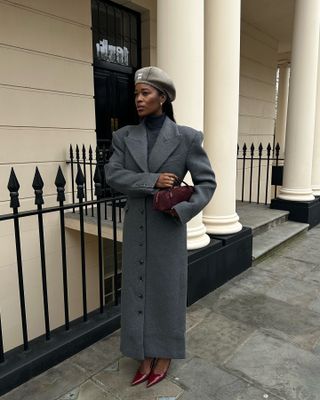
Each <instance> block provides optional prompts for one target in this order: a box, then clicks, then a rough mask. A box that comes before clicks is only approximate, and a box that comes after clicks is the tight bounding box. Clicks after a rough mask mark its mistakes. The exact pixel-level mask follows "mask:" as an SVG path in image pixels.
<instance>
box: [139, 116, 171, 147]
mask: <svg viewBox="0 0 320 400" xmlns="http://www.w3.org/2000/svg"><path fill="white" fill-rule="evenodd" d="M165 119H166V114H161V115H148V116H146V117H145V118H144V123H145V126H146V129H147V138H148V154H150V152H151V149H152V147H153V145H154V144H155V142H156V140H157V137H158V133H159V132H160V129H161V128H162V125H163V123H164V120H165Z"/></svg>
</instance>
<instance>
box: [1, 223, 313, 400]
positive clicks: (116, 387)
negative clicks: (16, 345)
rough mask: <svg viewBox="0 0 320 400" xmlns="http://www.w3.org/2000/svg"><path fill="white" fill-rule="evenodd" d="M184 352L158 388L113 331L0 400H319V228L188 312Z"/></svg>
mask: <svg viewBox="0 0 320 400" xmlns="http://www.w3.org/2000/svg"><path fill="white" fill-rule="evenodd" d="M187 318H188V319H187V322H188V331H187V353H188V357H187V358H186V359H184V360H173V361H172V363H171V366H170V369H169V374H168V376H167V377H166V379H165V380H163V381H162V382H160V383H159V384H157V385H155V386H153V387H150V388H148V389H146V388H145V384H144V383H142V384H140V385H138V386H135V387H130V381H131V379H132V377H133V375H134V373H135V370H136V368H137V367H138V364H139V363H138V362H137V361H135V360H132V359H130V358H127V357H123V356H122V355H121V353H120V352H119V330H118V331H117V332H115V333H114V334H113V335H111V336H109V337H108V338H105V339H104V340H101V341H100V342H98V343H96V344H95V345H93V346H91V347H90V348H88V349H85V350H84V351H82V352H81V353H78V354H77V355H75V356H73V357H72V358H70V359H68V360H66V361H64V362H63V363H61V364H59V365H57V366H56V367H54V368H51V369H50V370H48V371H47V372H45V373H43V374H42V375H40V376H38V377H36V378H34V379H32V380H31V381H29V382H27V383H26V384H24V385H21V386H20V387H18V388H17V389H15V390H13V391H12V392H10V393H8V394H6V395H4V396H2V397H1V399H2V400H22V399H23V400H57V399H59V400H71V399H72V400H73V399H77V400H111V399H112V400H113V399H117V400H154V399H157V400H174V399H179V400H209V399H211V400H259V399H262V400H263V399H268V400H277V399H285V400H320V227H316V228H313V229H312V230H311V231H308V232H307V233H306V234H305V235H304V236H302V237H299V238H297V239H296V240H295V241H293V242H291V243H290V244H289V245H288V246H287V247H283V248H280V249H279V250H278V251H276V252H275V253H274V254H273V255H271V256H270V257H269V258H267V259H265V260H264V261H262V262H260V263H258V264H257V265H255V266H253V267H252V268H250V269H249V270H247V271H246V272H244V273H243V274H242V275H240V276H238V277H236V278H235V279H233V280H232V281H230V282H228V283H227V284H226V285H224V286H223V287H221V288H219V289H218V290H216V291H214V292H213V293H211V294H209V295H207V296H206V297H204V298H202V299H201V300H199V301H198V302H196V303H195V304H193V305H192V306H191V307H189V308H188V314H187Z"/></svg>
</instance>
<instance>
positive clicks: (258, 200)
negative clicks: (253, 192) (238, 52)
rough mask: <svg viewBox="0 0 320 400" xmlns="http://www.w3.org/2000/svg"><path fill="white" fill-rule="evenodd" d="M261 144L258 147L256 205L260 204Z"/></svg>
mask: <svg viewBox="0 0 320 400" xmlns="http://www.w3.org/2000/svg"><path fill="white" fill-rule="evenodd" d="M262 150H263V147H262V143H261V142H260V145H259V167H258V192H257V204H259V202H260V181H261V158H262Z"/></svg>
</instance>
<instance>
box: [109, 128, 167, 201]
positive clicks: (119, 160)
mask: <svg viewBox="0 0 320 400" xmlns="http://www.w3.org/2000/svg"><path fill="white" fill-rule="evenodd" d="M124 146H125V145H124V143H123V139H122V137H121V135H119V134H118V133H117V132H114V133H113V135H112V147H113V153H112V156H111V157H110V159H109V162H108V163H107V164H106V165H105V167H104V168H105V178H106V182H107V184H108V185H110V186H111V187H112V188H113V189H115V190H117V191H119V192H121V193H123V194H126V195H132V196H146V195H148V194H154V193H155V192H156V191H157V190H158V189H156V188H155V187H154V185H155V183H156V181H157V179H158V177H159V176H160V173H150V172H135V171H131V170H129V169H126V168H125V167H124Z"/></svg>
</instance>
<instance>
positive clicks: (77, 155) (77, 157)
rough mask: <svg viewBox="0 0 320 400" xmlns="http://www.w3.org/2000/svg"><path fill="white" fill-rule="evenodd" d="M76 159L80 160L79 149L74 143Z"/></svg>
mask: <svg viewBox="0 0 320 400" xmlns="http://www.w3.org/2000/svg"><path fill="white" fill-rule="evenodd" d="M76 160H77V162H78V163H79V160H80V150H79V146H78V145H76Z"/></svg>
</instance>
